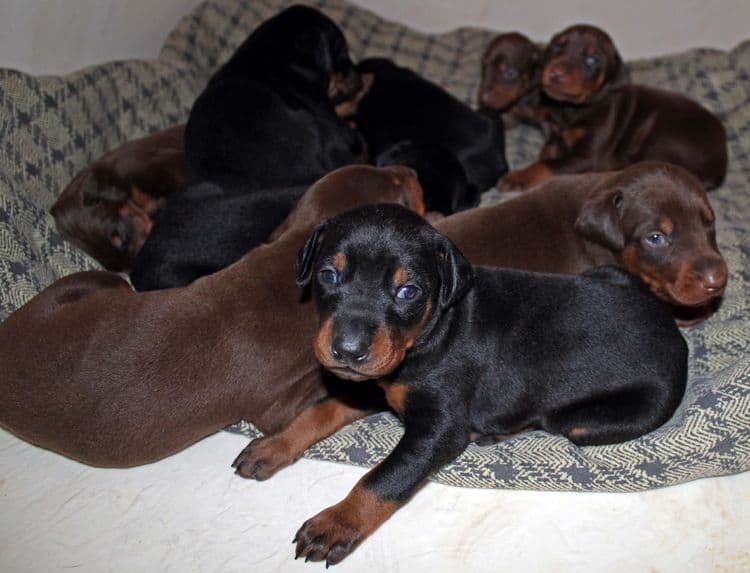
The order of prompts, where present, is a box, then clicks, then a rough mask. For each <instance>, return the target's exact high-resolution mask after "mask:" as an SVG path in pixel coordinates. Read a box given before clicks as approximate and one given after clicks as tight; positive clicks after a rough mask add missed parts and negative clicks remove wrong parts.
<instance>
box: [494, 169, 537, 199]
mask: <svg viewBox="0 0 750 573" xmlns="http://www.w3.org/2000/svg"><path fill="white" fill-rule="evenodd" d="M526 179H527V178H526V175H525V174H524V172H523V170H517V171H509V172H508V173H507V174H506V175H505V177H503V178H502V179H500V181H498V182H497V184H496V185H495V187H496V188H497V190H498V191H500V192H501V193H506V192H508V191H523V190H525V189H526V188H527V187H528V186H529V184H528V182H527V180H526Z"/></svg>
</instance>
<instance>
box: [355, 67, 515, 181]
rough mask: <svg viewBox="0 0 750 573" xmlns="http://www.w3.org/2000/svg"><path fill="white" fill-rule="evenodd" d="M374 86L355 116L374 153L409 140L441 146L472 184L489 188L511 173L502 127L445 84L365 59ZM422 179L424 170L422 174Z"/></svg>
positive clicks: (365, 72) (364, 71) (362, 69)
mask: <svg viewBox="0 0 750 573" xmlns="http://www.w3.org/2000/svg"><path fill="white" fill-rule="evenodd" d="M357 69H358V70H359V72H360V74H362V75H363V76H364V75H368V80H369V75H370V74H371V75H372V78H373V79H372V84H371V85H370V87H369V89H368V90H367V92H366V93H365V94H364V96H363V97H362V99H361V100H360V101H359V102H358V104H357V110H356V113H355V115H354V117H353V119H354V122H355V125H356V126H357V129H358V130H359V131H360V133H361V134H362V136H363V137H364V139H365V141H366V143H367V149H368V152H369V154H370V156H371V157H376V158H377V157H378V156H379V155H381V154H382V153H384V152H385V151H386V150H388V149H389V148H390V147H392V146H394V145H396V144H398V143H400V142H401V141H404V140H410V141H412V142H413V143H415V144H417V143H418V144H424V143H429V144H431V145H439V146H441V147H443V148H444V149H445V150H446V151H447V152H449V153H451V154H453V156H454V157H455V158H456V159H457V160H458V161H459V162H460V163H461V165H463V168H464V169H465V171H466V177H467V179H468V181H469V184H470V185H473V186H475V187H477V188H478V189H479V190H480V191H486V190H487V189H489V188H490V187H492V186H493V185H494V184H495V183H496V182H497V180H498V179H499V178H500V177H502V176H503V175H504V174H505V173H506V172H507V171H508V164H507V162H506V160H505V139H504V132H503V127H502V125H501V124H500V122H499V121H498V120H495V119H491V118H489V117H486V116H485V115H483V114H480V113H479V112H476V111H474V110H473V109H471V108H470V107H469V106H467V105H466V104H464V103H463V102H461V101H459V100H458V99H456V98H455V97H453V96H452V95H451V94H449V93H448V92H447V91H445V90H444V89H443V88H441V87H440V86H438V85H436V84H434V83H432V82H430V81H428V80H426V79H424V78H422V77H420V76H419V75H418V74H416V73H414V72H413V71H411V70H409V69H407V68H402V67H398V66H396V65H395V64H394V63H393V62H391V61H390V60H387V59H383V58H370V59H367V60H363V61H362V62H360V63H359V64H358V66H357ZM419 175H420V177H422V176H423V174H421V173H419Z"/></svg>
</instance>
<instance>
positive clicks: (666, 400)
mask: <svg viewBox="0 0 750 573" xmlns="http://www.w3.org/2000/svg"><path fill="white" fill-rule="evenodd" d="M297 269H298V270H297V280H298V283H299V284H301V285H306V284H307V283H312V296H313V300H314V302H315V306H316V309H317V311H318V314H319V319H320V322H319V328H318V331H317V334H316V335H315V337H314V344H313V347H314V349H315V354H316V356H317V357H318V360H319V361H320V362H321V363H322V364H323V366H325V367H326V368H327V369H328V370H330V371H331V372H333V373H335V374H336V375H337V376H338V377H340V378H343V379H345V380H348V381H350V385H351V387H352V396H339V397H334V398H331V399H329V400H326V401H324V402H322V403H320V404H318V405H316V406H313V407H312V408H309V409H308V410H306V411H305V412H303V413H302V414H300V416H299V417H298V418H297V419H296V420H294V421H293V422H292V423H291V425H290V426H288V427H287V429H285V430H283V431H282V432H280V433H279V434H276V435H272V436H269V437H266V438H261V439H259V440H256V441H254V442H253V443H251V445H250V446H249V447H248V448H247V449H246V451H245V452H243V454H241V455H240V458H238V460H237V462H236V463H237V466H238V470H239V472H240V473H241V474H243V475H246V476H248V477H255V478H256V479H264V478H267V477H270V476H271V475H272V474H273V473H274V472H275V471H277V470H278V469H280V468H281V467H283V466H284V465H286V464H289V463H291V462H292V461H294V459H296V458H297V457H298V456H299V455H300V453H301V452H302V451H303V450H304V449H305V448H306V447H307V446H309V445H310V444H311V443H313V442H314V441H316V440H317V439H319V438H321V437H324V436H325V435H327V434H329V433H331V432H332V431H333V430H335V429H337V428H338V427H339V426H340V425H342V424H343V423H346V422H347V421H349V420H352V419H355V418H356V417H358V416H361V415H363V413H364V412H366V411H367V409H368V408H376V407H377V405H376V404H373V403H369V404H365V405H364V406H363V405H362V404H361V403H357V402H356V398H357V396H356V394H357V393H358V391H360V389H361V388H363V387H366V386H368V385H369V386H373V385H375V384H377V385H378V386H380V387H381V388H382V390H383V392H384V397H385V399H386V400H387V403H388V405H390V407H391V408H392V409H393V410H394V411H395V412H396V413H398V414H399V416H400V417H401V418H402V420H403V423H404V428H405V432H404V435H403V437H402V438H401V441H400V442H399V443H398V445H397V446H396V448H395V449H394V450H393V452H391V453H390V455H389V456H388V457H387V458H386V459H385V460H383V461H382V462H381V463H380V464H378V465H377V466H376V467H375V468H374V469H372V470H371V471H370V472H369V473H367V474H366V475H365V476H364V477H363V478H362V479H361V480H360V481H359V483H358V484H357V485H356V486H355V487H354V489H353V490H352V491H351V493H350V494H349V495H348V496H347V497H346V498H345V499H344V500H343V501H341V502H340V503H338V504H336V505H334V506H332V507H330V508H328V509H326V510H324V511H323V512H321V513H319V514H318V515H316V516H315V517H313V518H312V519H310V520H308V521H307V522H306V523H305V524H304V525H303V526H302V528H301V529H300V530H299V531H298V532H297V536H296V539H295V540H296V543H297V555H298V556H304V557H305V558H306V559H310V560H314V561H319V560H325V561H326V562H327V563H328V564H333V563H337V562H339V561H341V560H342V559H343V558H345V557H346V556H347V555H348V554H349V553H350V552H351V551H352V550H353V549H354V548H355V547H356V546H357V545H358V544H359V543H360V542H361V541H362V540H363V539H364V538H365V537H367V536H368V535H369V534H370V533H371V532H372V531H373V530H375V528H377V527H378V526H379V525H380V524H381V523H382V522H383V521H385V520H386V519H387V518H388V517H389V516H390V515H391V514H392V513H393V512H394V511H395V510H396V509H398V507H399V506H400V505H402V504H403V503H405V502H406V501H407V500H408V499H409V498H410V497H411V496H412V495H413V494H414V492H415V491H416V490H417V488H418V487H419V486H420V484H421V483H422V482H423V481H424V480H425V479H426V478H427V477H428V476H430V475H431V474H432V473H433V472H435V471H437V470H438V469H439V468H440V467H441V466H443V465H444V464H446V463H448V462H449V461H451V460H452V459H454V458H455V457H456V456H458V455H459V454H460V453H461V452H462V451H463V450H464V448H466V446H467V445H468V444H469V442H470V441H472V440H477V439H487V438H489V439H494V438H498V437H500V436H504V435H508V434H512V433H515V432H520V431H523V430H526V429H530V428H535V429H542V430H545V431H547V432H551V433H554V434H560V435H562V436H565V437H567V438H568V439H570V440H571V441H573V442H574V443H576V444H580V445H588V444H609V443H613V442H621V441H625V440H630V439H633V438H636V437H638V436H640V435H642V434H645V433H647V432H649V431H651V430H653V429H655V428H657V427H659V426H660V425H661V424H663V423H664V422H665V421H666V420H668V419H669V418H670V417H671V416H672V414H673V412H674V410H675V408H676V407H677V405H678V404H679V402H680V400H681V398H682V395H683V392H684V389H685V382H686V377H687V353H688V350H687V345H686V344H685V341H684V339H683V338H682V336H681V335H680V332H679V330H678V329H677V327H676V326H675V324H674V320H673V319H672V316H671V314H670V312H669V309H668V308H667V306H666V305H664V304H663V303H662V302H661V301H659V300H658V299H656V298H655V297H654V296H653V295H652V294H651V293H649V292H648V289H647V288H646V287H645V286H644V285H643V284H642V283H641V282H640V281H639V280H638V279H636V278H635V277H632V276H631V275H629V274H628V273H626V272H625V271H623V270H620V269H617V268H615V267H599V268H596V269H593V270H591V271H588V272H586V273H584V274H583V275H548V274H534V273H528V272H522V271H511V270H504V269H499V268H491V267H472V266H471V265H470V264H469V263H468V262H467V261H466V260H465V259H464V257H463V255H462V254H461V253H460V252H459V251H458V250H457V249H456V247H455V246H454V245H453V244H452V243H451V242H450V241H449V240H448V239H447V238H446V237H444V236H443V235H441V234H439V233H438V232H437V231H436V230H435V229H433V228H432V227H431V226H429V224H427V223H426V222H425V221H424V220H423V219H422V218H420V217H418V216H415V215H413V214H411V213H409V212H408V211H406V210H405V209H401V208H392V207H390V206H377V207H375V206H373V207H363V208H359V209H356V210H353V211H350V212H348V213H346V214H344V215H342V216H339V217H337V218H335V219H332V220H330V221H328V222H327V223H326V224H323V225H321V226H319V227H318V229H317V230H316V231H315V233H314V234H313V235H312V236H311V237H310V238H309V240H308V241H307V242H306V244H305V246H304V248H303V249H302V251H301V253H300V256H299V259H298V267H297ZM370 380H374V381H376V382H375V383H372V382H368V381H370Z"/></svg>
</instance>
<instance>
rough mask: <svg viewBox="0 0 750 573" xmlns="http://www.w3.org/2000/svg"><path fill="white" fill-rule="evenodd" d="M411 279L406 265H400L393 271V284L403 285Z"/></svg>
mask: <svg viewBox="0 0 750 573" xmlns="http://www.w3.org/2000/svg"><path fill="white" fill-rule="evenodd" d="M407 280H409V273H408V272H407V270H406V269H405V268H404V267H398V268H397V269H396V270H395V271H394V273H393V284H394V285H395V286H401V285H403V284H404V283H406V281H407Z"/></svg>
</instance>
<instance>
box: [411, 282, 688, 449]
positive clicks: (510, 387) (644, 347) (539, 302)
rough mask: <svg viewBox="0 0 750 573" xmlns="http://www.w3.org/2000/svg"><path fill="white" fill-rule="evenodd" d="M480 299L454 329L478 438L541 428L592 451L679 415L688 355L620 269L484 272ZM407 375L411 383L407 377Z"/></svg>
mask: <svg viewBox="0 0 750 573" xmlns="http://www.w3.org/2000/svg"><path fill="white" fill-rule="evenodd" d="M474 280H475V283H474V288H473V289H472V290H471V291H469V293H468V294H467V296H466V297H465V298H464V299H463V300H462V301H460V302H459V303H458V304H457V305H456V307H455V309H453V310H452V311H451V312H452V313H453V314H452V316H451V317H450V319H449V322H450V326H449V327H448V328H449V330H450V331H449V332H446V334H445V335H446V336H447V337H450V338H449V339H450V344H449V348H450V350H449V351H448V352H447V353H445V354H441V355H440V356H435V359H436V362H437V363H436V364H435V365H434V366H433V367H430V366H426V365H425V364H420V365H418V366H417V367H416V368H418V369H419V371H421V372H424V371H425V370H430V369H434V370H433V372H434V373H435V374H436V373H437V372H438V371H439V369H440V368H441V366H440V365H441V364H443V365H451V364H452V363H453V358H454V357H458V356H465V355H466V354H467V348H470V349H471V350H470V354H471V355H472V356H475V357H480V360H479V361H478V362H476V363H475V364H473V365H471V366H470V365H468V364H465V365H464V366H463V371H464V372H466V371H468V370H471V371H472V372H474V374H475V378H474V379H472V380H467V377H466V376H465V375H462V376H461V378H462V379H463V380H464V382H463V386H464V391H465V392H464V396H465V398H466V399H467V400H468V401H469V402H470V404H471V405H470V407H469V411H470V412H471V416H472V426H473V430H474V431H475V432H477V433H478V434H482V435H498V434H510V433H514V432H517V431H520V430H523V429H527V428H535V427H536V428H541V429H544V430H547V431H549V432H551V433H555V434H562V435H565V436H567V437H568V438H570V439H571V440H572V441H574V442H576V443H578V444H581V445H585V444H607V443H615V442H622V441H626V440H629V439H633V438H635V437H637V436H640V435H642V434H644V433H647V432H648V431H651V430H653V429H655V428H657V427H659V426H660V425H662V424H663V423H664V422H666V421H667V419H668V418H669V417H670V416H671V415H672V413H673V412H674V410H675V408H676V407H677V405H678V404H679V402H680V400H681V399H682V396H683V394H684V390H685V381H686V378H687V354H688V350H687V344H686V343H685V340H684V339H683V337H682V335H681V333H680V332H679V329H678V328H677V326H676V325H675V322H674V317H673V316H672V314H671V312H670V309H669V308H668V307H667V305H665V304H664V303H663V302H662V301H660V300H658V299H657V298H656V297H654V296H653V294H652V293H651V292H650V291H649V290H648V289H647V288H646V287H645V285H643V283H642V282H641V281H640V280H639V279H637V278H636V277H634V276H632V275H630V274H629V273H627V272H626V271H625V270H623V269H620V268H617V267H597V268H595V269H592V270H591V271H587V272H586V273H583V274H582V275H562V274H541V273H529V272H524V271H515V270H510V269H497V268H492V267H475V279H474ZM458 375H459V371H456V376H458ZM404 376H409V374H408V373H406V372H405V373H404Z"/></svg>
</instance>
